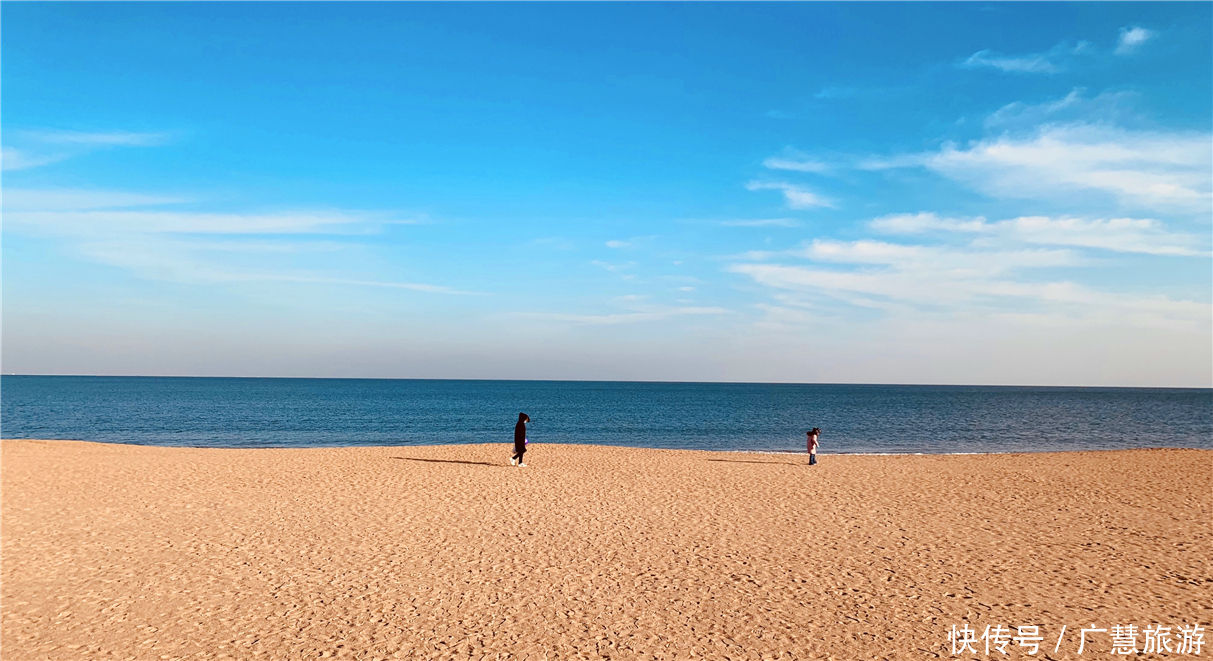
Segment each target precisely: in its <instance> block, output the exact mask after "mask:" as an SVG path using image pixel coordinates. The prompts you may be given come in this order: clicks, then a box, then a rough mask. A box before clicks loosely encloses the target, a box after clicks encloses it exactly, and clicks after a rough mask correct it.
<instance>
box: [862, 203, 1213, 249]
mask: <svg viewBox="0 0 1213 661" xmlns="http://www.w3.org/2000/svg"><path fill="white" fill-rule="evenodd" d="M870 226H871V227H872V229H874V230H876V231H879V232H885V233H889V234H922V233H924V232H932V231H935V232H955V233H963V234H976V235H984V236H989V237H997V238H999V239H1003V240H1009V241H1016V242H1022V243H1030V244H1037V245H1056V246H1073V247H1081V248H1098V249H1102V250H1111V251H1115V252H1125V253H1141V254H1147V255H1170V256H1205V255H1208V251H1207V247H1202V245H1201V241H1200V239H1199V238H1198V237H1196V236H1193V235H1189V234H1182V233H1176V232H1170V231H1168V230H1167V229H1166V228H1165V226H1164V225H1163V224H1162V223H1161V222H1159V221H1157V220H1153V219H1149V218H1110V219H1105V218H1095V219H1087V218H1072V217H1061V218H1050V217H1047V216H1023V217H1019V218H1012V219H1008V220H1002V221H998V222H989V221H987V220H986V219H985V218H980V217H978V218H940V217H939V216H937V215H935V214H933V213H919V214H912V215H911V214H895V215H891V216H884V217H882V218H877V219H875V220H873V221H872V222H871V223H870Z"/></svg>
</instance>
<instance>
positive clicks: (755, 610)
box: [0, 440, 1213, 661]
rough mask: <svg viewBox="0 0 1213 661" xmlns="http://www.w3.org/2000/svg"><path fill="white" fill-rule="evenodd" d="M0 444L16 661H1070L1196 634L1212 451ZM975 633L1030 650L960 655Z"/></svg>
mask: <svg viewBox="0 0 1213 661" xmlns="http://www.w3.org/2000/svg"><path fill="white" fill-rule="evenodd" d="M2 447H3V452H2V457H0V460H2V462H3V463H2V479H0V489H2V491H0V499H2V509H3V513H2V520H0V523H2V525H3V527H2V528H0V563H2V566H0V572H2V574H0V578H2V580H3V582H2V584H0V620H2V627H0V645H2V648H0V654H2V656H3V658H4V659H12V660H13V661H22V660H27V659H28V660H37V659H94V658H96V659H125V658H136V659H162V658H167V659H211V658H225V657H232V658H238V659H303V658H316V657H329V656H335V657H346V658H353V659H375V658H382V659H395V658H404V659H414V658H416V659H468V658H470V659H482V658H487V659H499V658H500V659H543V658H548V659H581V658H589V659H601V658H610V659H682V658H707V659H769V658H775V659H779V658H782V659H812V658H834V659H860V658H892V659H923V658H936V657H944V658H982V659H985V658H1053V659H1062V658H1074V659H1077V658H1091V657H1092V656H1101V657H1105V658H1106V655H1107V654H1108V653H1109V651H1110V650H1111V641H1110V639H1109V638H1108V634H1096V636H1094V637H1093V636H1088V637H1087V639H1086V640H1087V642H1086V645H1087V648H1086V651H1085V652H1084V654H1083V656H1082V657H1079V656H1078V654H1077V652H1078V645H1079V632H1078V630H1079V629H1080V628H1090V627H1091V625H1092V624H1094V625H1095V626H1096V627H1098V628H1107V629H1111V627H1112V625H1128V624H1135V625H1137V626H1138V627H1139V628H1143V627H1145V626H1146V625H1148V624H1152V623H1162V624H1164V625H1169V626H1172V627H1173V629H1172V631H1173V632H1174V631H1176V629H1175V627H1179V626H1181V625H1190V624H1193V623H1199V624H1201V625H1203V626H1204V627H1205V628H1206V630H1207V629H1208V628H1209V627H1210V623H1211V622H1213V561H1211V558H1213V523H1211V521H1213V452H1211V451H1203V450H1138V451H1118V452H1079V453H1056V454H1008V455H967V456H831V455H822V457H821V462H820V463H819V465H817V466H813V467H809V466H808V465H807V463H808V459H807V457H805V456H803V455H772V454H742V453H711V452H693V451H669V450H643V449H631V448H613V447H597V446H568V445H565V446H561V445H532V447H531V451H530V452H529V453H528V454H527V463H528V464H530V467H528V468H513V467H510V466H509V465H508V457H509V452H510V450H509V446H508V445H506V444H499V445H471V446H466V445H465V446H432V447H394V448H333V449H272V450H215V449H184V448H154V447H136V446H125V445H107V444H96V443H83V442H75V441H16V440H5V441H3V443H2ZM964 623H968V624H969V626H970V627H971V628H973V629H975V630H976V631H977V635H978V636H980V634H981V633H982V631H983V628H984V627H985V626H986V625H991V626H994V625H999V624H1001V625H1004V626H1009V627H1011V631H1012V632H1014V631H1015V629H1014V627H1016V626H1018V625H1038V626H1040V627H1041V635H1042V637H1043V638H1044V641H1043V642H1042V643H1041V649H1040V651H1039V653H1038V654H1036V655H1035V656H1030V655H1028V654H1026V652H1025V650H1026V648H1021V647H1015V646H1014V645H1012V646H1011V647H1009V648H1008V653H1009V654H1008V655H1006V656H1004V655H1001V654H999V653H998V652H997V651H994V650H991V653H990V655H989V656H987V655H986V654H985V653H984V652H983V649H982V643H981V641H978V642H977V643H976V645H975V646H976V649H977V651H978V654H971V653H970V654H967V655H963V657H962V656H957V657H953V656H952V653H951V647H950V646H949V645H950V644H949V641H948V633H949V631H950V630H951V626H952V625H958V626H959V625H962V624H964ZM1062 625H1067V632H1066V634H1065V635H1064V636H1063V637H1062V642H1061V646H1060V649H1059V651H1058V652H1057V653H1054V652H1053V650H1054V645H1055V643H1056V642H1057V638H1058V634H1059V632H1060V629H1061V626H1062ZM1100 636H1102V637H1100ZM1206 638H1208V639H1209V641H1208V642H1209V644H1207V645H1206V646H1205V649H1204V650H1202V653H1201V655H1202V656H1208V655H1210V654H1211V653H1213V635H1209V634H1208V633H1206ZM1092 645H1095V647H1092ZM1174 645H1175V642H1174V641H1173V642H1172V646H1174ZM1141 646H1142V640H1141V638H1140V637H1139V638H1138V647H1139V648H1140V647H1141ZM1159 658H1164V657H1159ZM1166 658H1199V657H1195V656H1194V655H1175V654H1172V655H1169V656H1167V657H1166Z"/></svg>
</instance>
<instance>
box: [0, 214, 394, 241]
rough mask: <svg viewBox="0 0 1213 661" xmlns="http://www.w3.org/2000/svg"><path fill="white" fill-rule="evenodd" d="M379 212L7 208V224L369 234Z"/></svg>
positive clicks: (44, 228)
mask: <svg viewBox="0 0 1213 661" xmlns="http://www.w3.org/2000/svg"><path fill="white" fill-rule="evenodd" d="M375 220H376V218H375V217H374V216H373V215H370V214H365V215H363V214H357V213H350V212H328V211H322V212H306V211H305V212H295V213H273V214H230V213H202V212H188V211H138V210H129V209H112V210H101V211H93V210H69V211H17V212H10V213H6V214H5V217H4V221H5V225H6V227H14V228H19V229H22V230H24V231H27V232H37V233H43V234H47V233H49V234H57V235H63V236H93V235H98V234H120V233H141V234H164V233H173V234H367V233H372V232H375V231H377V230H376V228H375Z"/></svg>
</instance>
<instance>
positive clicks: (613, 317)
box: [512, 307, 732, 325]
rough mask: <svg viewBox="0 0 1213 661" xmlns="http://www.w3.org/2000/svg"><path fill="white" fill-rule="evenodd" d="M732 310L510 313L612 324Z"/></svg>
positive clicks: (718, 313) (721, 312)
mask: <svg viewBox="0 0 1213 661" xmlns="http://www.w3.org/2000/svg"><path fill="white" fill-rule="evenodd" d="M731 312H732V311H731V310H728V309H726V308H719V307H677V308H653V309H650V310H643V311H639V312H619V313H615V314H561V313H546V312H530V313H519V314H517V315H512V316H515V317H522V318H526V319H534V320H537V321H555V322H566V323H573V324H585V325H614V324H631V323H639V322H646V321H662V320H666V319H671V318H673V317H684V316H702V315H720V314H730V313H731Z"/></svg>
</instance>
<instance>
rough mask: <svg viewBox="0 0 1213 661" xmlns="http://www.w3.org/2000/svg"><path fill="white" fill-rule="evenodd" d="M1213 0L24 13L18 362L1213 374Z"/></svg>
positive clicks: (173, 368)
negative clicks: (1212, 2) (1212, 27)
mask: <svg viewBox="0 0 1213 661" xmlns="http://www.w3.org/2000/svg"><path fill="white" fill-rule="evenodd" d="M1211 13H1213V12H1211V6H1210V5H1209V4H1208V3H1178V4H1173V3H1141V4H1139V3H1076V4H1062V3H1026V4H982V3H978V4H965V3H942V4H918V3H912V4H911V3H907V4H891V5H890V4H873V3H857V4H826V3H807V4H800V3H776V4H766V3H743V4H725V3H713V4H689V3H686V4H656V3H652V4H587V3H576V4H550V3H537V4H504V3H502V4H472V3H456V4H396V3H365V4H345V3H306V4H295V3H258V4H251V3H250V4H243V3H215V4H212V3H163V4H159V3H129V4H128V3H97V4H78V3H5V4H4V5H3V7H0V20H2V23H0V30H2V35H0V36H2V42H0V58H2V68H0V82H2V85H3V107H2V114H0V129H2V131H3V136H2V142H3V150H4V151H3V167H4V172H3V196H4V197H3V258H4V262H3V355H2V360H3V366H2V368H3V371H4V372H5V373H13V372H16V373H71V374H182V375H185V374H189V375H263V376H367V377H424V378H526V379H531V378H554V379H629V380H630V379H641V380H652V379H656V380H679V381H681V380H694V381H699V380H703V381H791V382H860V383H862V382H868V383H974V384H1048V385H1148V386H1203V387H1208V386H1210V385H1211V381H1213V349H1211V347H1213V264H1211V260H1210V252H1211V242H1213V241H1211V239H1213V229H1211V216H1213V198H1211V196H1210V195H1211V190H1210V189H1211V181H1213V138H1211V129H1213V106H1211V99H1213V64H1211V63H1213V44H1211V34H1210V30H1209V25H1210V22H1211V18H1213V16H1211Z"/></svg>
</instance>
